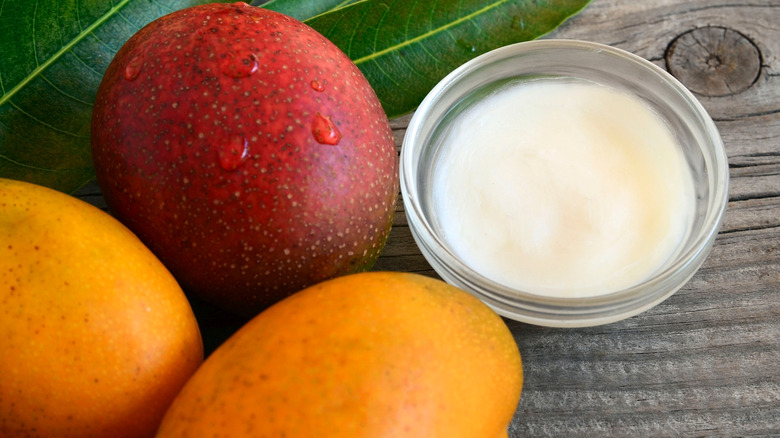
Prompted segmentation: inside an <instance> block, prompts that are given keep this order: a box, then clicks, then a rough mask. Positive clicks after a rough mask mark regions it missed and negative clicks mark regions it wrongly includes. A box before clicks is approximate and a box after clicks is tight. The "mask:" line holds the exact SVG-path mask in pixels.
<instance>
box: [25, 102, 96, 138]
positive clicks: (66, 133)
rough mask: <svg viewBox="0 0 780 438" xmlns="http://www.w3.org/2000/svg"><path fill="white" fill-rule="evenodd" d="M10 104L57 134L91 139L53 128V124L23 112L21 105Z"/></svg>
mask: <svg viewBox="0 0 780 438" xmlns="http://www.w3.org/2000/svg"><path fill="white" fill-rule="evenodd" d="M10 104H11V106H13V107H14V108H15V109H16V110H17V111H19V112H20V113H21V114H23V115H25V116H27V117H29V118H31V119H33V120H34V121H35V122H37V123H39V124H40V125H41V126H45V127H47V128H49V129H51V130H53V131H57V132H59V133H62V134H65V135H68V136H70V137H74V138H89V136H83V135H78V134H74V133H72V132H70V131H66V130H64V129H61V128H58V127H56V126H53V125H51V124H49V123H46V122H44V121H43V120H41V119H39V118H37V117H35V116H33V115H32V114H30V113H28V112H27V111H25V110H23V109H22V108H21V107H19V105H16V104H15V103H13V102H10Z"/></svg>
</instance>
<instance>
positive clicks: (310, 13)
mask: <svg viewBox="0 0 780 438" xmlns="http://www.w3.org/2000/svg"><path fill="white" fill-rule="evenodd" d="M356 1H358V0H271V1H267V0H254V1H253V2H252V5H253V6H260V7H263V8H265V9H270V10H272V11H276V12H281V13H282V14H285V15H289V16H291V17H293V18H296V19H298V20H301V21H304V20H308V19H309V18H312V17H315V16H317V15H320V14H323V13H325V12H328V11H332V10H335V9H338V8H341V7H344V6H347V5H350V4H352V3H355V2H356Z"/></svg>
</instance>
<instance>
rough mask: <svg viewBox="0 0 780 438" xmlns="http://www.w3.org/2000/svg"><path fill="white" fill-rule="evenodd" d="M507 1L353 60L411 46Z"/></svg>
mask: <svg viewBox="0 0 780 438" xmlns="http://www.w3.org/2000/svg"><path fill="white" fill-rule="evenodd" d="M507 1H509V0H498V1H495V2H493V3H490V4H488V5H486V6H484V7H482V8H481V9H479V10H476V11H474V12H472V13H470V14H466V15H464V16H462V17H460V18H458V19H457V20H453V21H451V22H449V23H447V24H446V25H444V26H440V27H438V28H434V29H431V30H429V31H428V32H425V33H423V34H420V35H418V36H416V37H414V38H410V39H408V40H406V41H403V42H401V43H398V44H394V45H392V46H390V47H387V48H385V49H382V50H380V51H378V52H374V53H371V54H369V55H366V56H363V57H361V58H358V59H356V60H354V61H353V62H354V63H355V64H356V65H360V64H362V63H364V62H366V61H370V60H373V59H375V58H379V57H381V56H384V55H386V54H388V53H392V52H395V51H397V50H398V49H400V48H403V47H406V46H409V45H411V44H413V43H416V42H418V41H422V40H424V39H426V38H430V37H432V36H434V35H436V34H438V33H441V32H446V31H449V30H450V29H451V28H453V27H455V26H458V25H460V24H461V23H463V22H466V21H468V20H471V19H472V18H474V17H478V16H480V15H482V14H484V13H486V12H488V11H490V10H491V9H494V8H497V7H498V6H500V5H501V4H503V3H506V2H507ZM351 44H352V41H350V46H351Z"/></svg>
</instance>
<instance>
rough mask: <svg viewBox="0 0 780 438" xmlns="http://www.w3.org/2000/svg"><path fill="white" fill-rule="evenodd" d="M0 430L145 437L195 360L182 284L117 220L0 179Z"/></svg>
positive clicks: (198, 359)
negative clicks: (179, 284) (180, 285)
mask: <svg viewBox="0 0 780 438" xmlns="http://www.w3.org/2000/svg"><path fill="white" fill-rule="evenodd" d="M0 358H1V359H0V437H58V438H67V437H81V438H86V437H106V438H108V437H111V438H120V437H149V436H153V434H154V433H155V431H156V429H157V427H158V425H159V422H160V420H161V418H162V416H163V414H164V412H165V410H166V409H167V408H168V406H169V404H170V403H171V401H172V400H173V398H174V397H175V395H176V394H177V393H178V391H179V390H180V389H181V387H182V386H183V385H184V383H185V381H186V380H187V379H188V378H189V377H190V376H191V375H192V374H193V373H194V372H195V370H196V369H197V368H198V366H199V365H200V364H201V363H202V361H203V344H202V340H201V336H200V331H199V329H198V326H197V322H196V320H195V317H194V314H193V313H192V309H191V308H190V306H189V303H188V302H187V300H186V298H185V296H184V294H183V292H182V290H181V288H180V287H179V286H178V284H177V283H176V281H175V280H174V279H173V277H172V276H171V274H170V273H169V272H168V271H167V270H166V269H165V268H164V267H163V265H162V264H161V263H160V262H159V261H158V260H157V259H156V258H155V256H154V255H153V254H152V253H151V252H150V251H149V250H148V249H147V248H146V247H145V246H144V245H143V244H142V243H141V242H140V241H139V240H138V239H137V238H136V237H135V236H134V235H133V234H132V233H131V232H130V231H129V230H127V228H125V227H124V226H122V225H121V224H120V223H119V222H118V221H116V220H115V219H113V218H112V217H111V216H109V215H108V214H106V213H104V212H103V211H101V210H99V209H98V208H95V207H93V206H91V205H89V204H87V203H85V202H83V201H81V200H78V199H76V198H74V197H71V196H68V195H65V194H63V193H60V192H56V191H53V190H50V189H47V188H44V187H41V186H37V185H32V184H29V183H23V182H18V181H12V180H8V179H0Z"/></svg>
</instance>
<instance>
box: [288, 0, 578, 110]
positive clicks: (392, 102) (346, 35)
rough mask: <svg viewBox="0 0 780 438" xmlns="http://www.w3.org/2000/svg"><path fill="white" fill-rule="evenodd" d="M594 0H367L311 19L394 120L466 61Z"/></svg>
mask: <svg viewBox="0 0 780 438" xmlns="http://www.w3.org/2000/svg"><path fill="white" fill-rule="evenodd" d="M277 1H279V0H277ZM588 3H589V0H548V1H543V0H538V1H533V0H460V1H458V0H391V1H386V0H385V1H380V0H363V1H360V2H357V3H355V4H353V5H351V6H347V7H344V8H340V9H336V10H333V11H331V12H328V13H325V14H322V15H318V16H316V17H313V18H312V19H310V20H307V21H306V24H308V25H309V26H311V27H313V28H314V29H316V30H318V31H319V32H320V33H322V34H323V35H325V37H327V38H328V39H330V40H331V41H332V42H333V43H335V44H336V45H337V46H338V47H339V48H341V50H343V51H344V52H345V53H346V54H347V55H348V56H349V57H350V58H351V59H352V60H353V62H355V64H357V66H358V67H359V68H360V70H361V71H362V72H363V74H364V75H365V76H366V78H367V79H368V81H369V82H370V83H371V86H372V87H373V88H374V91H376V93H377V95H378V96H379V100H380V101H381V102H382V106H383V107H384V109H385V112H386V113H387V115H388V117H390V118H393V117H396V116H400V115H403V114H406V113H408V112H410V111H412V110H414V109H415V108H416V107H417V105H419V104H420V102H421V101H422V100H423V98H424V97H425V95H426V94H428V92H429V91H430V90H431V89H432V88H433V87H434V86H435V85H436V83H437V82H439V81H440V80H441V79H442V78H443V77H444V76H446V75H447V74H448V73H449V72H451V71H452V70H454V69H455V68H456V67H458V66H459V65H461V64H463V63H464V62H466V61H468V60H470V59H472V58H474V57H476V56H477V55H480V54H482V53H485V52H488V51H490V50H492V49H495V48H498V47H500V46H504V45H507V44H512V43H517V42H520V41H527V40H532V39H535V38H538V37H540V36H542V35H545V34H547V33H549V32H550V31H552V30H554V29H555V28H556V27H558V26H559V25H560V24H561V23H563V22H564V21H565V20H566V19H568V18H569V17H571V16H572V15H574V14H576V13H578V12H579V11H580V10H582V9H583V8H584V7H585V6H587V4H588Z"/></svg>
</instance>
